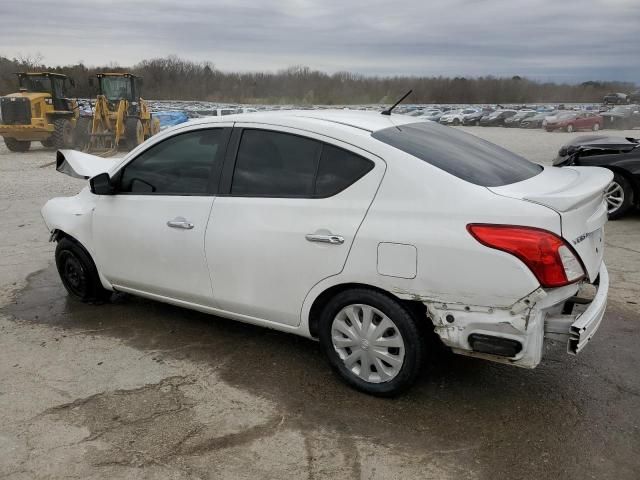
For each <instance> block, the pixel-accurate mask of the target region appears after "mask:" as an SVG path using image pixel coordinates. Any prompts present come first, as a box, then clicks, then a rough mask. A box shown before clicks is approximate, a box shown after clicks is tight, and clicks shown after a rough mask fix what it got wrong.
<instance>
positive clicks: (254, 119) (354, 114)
mask: <svg viewBox="0 0 640 480" xmlns="http://www.w3.org/2000/svg"><path fill="white" fill-rule="evenodd" d="M229 121H233V122H247V123H265V124H273V125H284V124H291V123H294V124H297V123H301V124H308V125H310V124H313V123H315V124H317V123H324V124H325V125H326V124H333V125H334V126H338V125H344V126H348V127H353V128H357V129H360V130H366V131H368V132H377V131H379V130H383V129H385V128H390V127H395V126H397V125H405V124H407V123H415V122H416V121H419V120H416V117H410V116H407V115H401V114H393V113H392V114H391V115H382V114H381V113H380V112H375V111H362V110H277V111H264V112H252V113H239V114H234V115H226V116H224V117H205V118H202V119H198V120H193V121H192V122H189V123H191V124H198V123H219V122H229ZM183 125H184V124H183Z"/></svg>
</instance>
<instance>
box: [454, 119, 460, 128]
mask: <svg viewBox="0 0 640 480" xmlns="http://www.w3.org/2000/svg"><path fill="white" fill-rule="evenodd" d="M453 125H454V126H456V127H457V126H458V125H460V120H458V119H457V118H454V119H453Z"/></svg>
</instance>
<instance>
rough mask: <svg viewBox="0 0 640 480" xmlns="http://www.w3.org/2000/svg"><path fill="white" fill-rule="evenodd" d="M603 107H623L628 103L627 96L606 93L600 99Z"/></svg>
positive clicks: (624, 94)
mask: <svg viewBox="0 0 640 480" xmlns="http://www.w3.org/2000/svg"><path fill="white" fill-rule="evenodd" d="M602 103H604V104H605V105H624V104H626V103H629V95H627V94H626V93H607V94H606V95H605V96H604V98H603V99H602Z"/></svg>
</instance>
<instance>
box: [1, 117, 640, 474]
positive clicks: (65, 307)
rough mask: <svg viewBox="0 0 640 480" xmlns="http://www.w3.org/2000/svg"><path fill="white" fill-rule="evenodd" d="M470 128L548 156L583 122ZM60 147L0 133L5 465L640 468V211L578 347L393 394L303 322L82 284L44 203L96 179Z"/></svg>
mask: <svg viewBox="0 0 640 480" xmlns="http://www.w3.org/2000/svg"><path fill="white" fill-rule="evenodd" d="M466 130H468V131H471V132H472V133H475V134H478V135H480V136H482V137H484V138H487V139H489V140H491V141H494V142H496V143H499V144H501V145H503V146H505V147H507V148H510V149H512V150H514V151H516V152H518V153H521V154H523V155H524V156H526V157H528V158H530V159H532V160H534V161H538V162H541V163H546V162H548V161H549V160H550V159H551V158H553V156H554V154H555V152H556V151H557V149H558V147H559V146H560V145H561V144H562V143H564V142H566V141H567V140H568V139H569V138H571V137H572V136H575V135H580V134H567V133H554V134H549V133H546V132H543V131H529V130H517V129H514V130H505V129H501V128H485V129H482V128H479V127H473V128H468V129H466ZM617 133H621V134H625V132H617ZM634 133H635V135H636V136H637V135H639V134H640V132H637V131H636V132H634ZM627 134H631V132H627ZM53 159H54V154H53V152H50V151H44V150H39V149H34V151H32V152H29V153H26V154H11V153H9V152H8V151H7V150H6V149H5V148H4V145H1V146H0V225H2V228H1V229H0V412H1V413H0V478H10V479H33V478H61V477H65V478H66V477H68V478H82V479H88V478H127V479H129V478H175V479H182V478H247V479H256V478H258V479H264V478H273V479H283V478H292V479H293V478H295V479H297V478H313V479H317V478H332V479H338V478H346V479H348V478H381V479H382V478H384V479H390V478H404V479H409V478H421V479H425V478H433V479H446V478H457V479H460V478H473V479H475V478H479V479H484V478H486V479H498V478H532V479H533V478H536V479H538V478H549V479H554V478H567V479H584V478H594V479H607V478H611V479H614V478H615V479H637V478H640V355H639V354H638V339H639V336H640V306H639V305H638V303H637V302H640V295H639V293H640V236H639V232H640V215H639V214H634V215H631V216H629V217H627V218H626V219H623V220H620V221H617V222H611V223H609V224H608V226H607V251H606V255H605V259H606V262H607V264H608V267H609V270H610V274H611V281H612V286H611V291H610V306H609V309H608V312H607V316H606V319H605V321H604V323H603V325H602V326H601V329H600V331H599V333H598V335H597V336H596V337H595V338H594V340H593V341H592V343H590V345H589V346H588V348H587V349H586V350H585V351H584V352H583V353H582V354H581V355H580V356H578V357H570V356H567V355H566V354H565V353H564V348H563V346H562V345H549V346H548V347H547V352H546V356H545V358H544V360H543V364H542V365H541V366H540V367H539V368H537V369H536V370H533V371H527V370H520V369H514V368H510V367H507V366H501V365H495V364H491V363H488V362H484V361H480V360H473V359H466V358H461V357H455V356H451V355H442V356H441V357H440V358H439V359H438V360H437V361H436V363H435V364H434V365H432V366H430V367H429V368H428V369H426V371H425V373H424V375H423V377H422V378H421V379H420V381H419V382H418V384H417V385H416V387H415V388H414V389H413V390H411V391H410V392H409V393H408V394H406V395H405V396H403V397H401V398H398V399H394V400H384V399H377V398H371V397H368V396H365V395H362V394H359V393H356V392H354V391H352V390H350V389H349V388H347V387H346V386H344V385H343V384H342V383H340V382H339V381H338V380H337V379H336V378H335V377H334V376H333V375H332V374H331V373H330V372H329V368H328V367H327V366H326V365H325V362H324V360H323V359H322V357H321V356H320V353H319V351H318V349H317V347H316V344H315V343H313V342H310V341H307V340H304V339H300V338H297V337H294V336H290V335H285V334H280V333H275V332H272V331H268V330H263V329H260V328H255V327H251V326H247V325H242V324H239V323H234V322H231V321H227V320H223V319H220V318H216V317H212V316H206V315H202V314H199V313H195V312H190V311H187V310H182V309H179V308H176V307H172V306H167V305H163V304H158V303H153V302H150V301H146V300H141V299H137V298H134V297H130V296H121V297H117V298H116V299H115V301H114V302H112V303H110V304H107V305H102V306H92V305H82V304H79V303H77V302H74V301H72V300H70V299H68V297H67V295H66V294H65V292H64V291H63V288H62V286H61V284H60V282H59V280H58V278H57V274H56V272H55V267H54V266H53V264H52V259H53V245H52V244H49V243H48V242H47V240H48V235H47V232H46V230H45V227H44V225H43V223H42V219H41V218H40V213H39V210H40V207H41V206H42V204H43V203H44V202H45V201H46V200H47V199H48V198H51V197H53V196H60V195H70V194H74V193H75V192H77V191H78V190H79V189H80V188H81V187H82V185H83V184H84V182H82V181H78V180H73V179H71V178H69V177H67V176H64V175H61V174H58V173H57V172H55V170H54V168H53V167H52V166H51V165H50V162H51V161H52V160H53Z"/></svg>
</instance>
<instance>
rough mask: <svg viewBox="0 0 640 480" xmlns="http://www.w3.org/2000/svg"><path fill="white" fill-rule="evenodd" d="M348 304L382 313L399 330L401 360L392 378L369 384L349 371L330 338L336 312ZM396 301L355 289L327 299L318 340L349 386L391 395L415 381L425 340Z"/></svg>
mask: <svg viewBox="0 0 640 480" xmlns="http://www.w3.org/2000/svg"><path fill="white" fill-rule="evenodd" d="M348 305H367V306H371V307H374V308H375V309H377V310H379V311H380V312H382V313H384V314H385V315H386V316H387V317H388V318H389V319H390V320H391V321H392V322H393V323H394V324H395V328H397V330H398V331H399V333H400V335H401V336H402V340H403V342H404V349H405V353H404V359H403V362H402V366H401V367H400V371H399V372H398V373H397V374H396V376H395V377H393V378H392V379H391V380H389V381H386V382H381V383H371V382H367V381H365V380H363V379H362V378H360V377H359V376H357V375H356V374H355V373H353V372H352V371H351V370H349V369H348V368H347V367H346V366H345V364H344V362H343V360H342V359H341V358H340V356H339V354H338V352H337V351H336V349H335V348H334V345H333V340H332V334H331V330H332V326H333V322H334V319H335V317H336V315H337V314H338V313H339V312H340V311H341V310H342V309H343V308H344V307H346V306H348ZM419 320H420V319H419V318H417V316H415V315H413V314H412V313H411V311H410V310H408V309H407V308H405V306H403V305H402V304H401V303H400V302H399V301H398V300H395V299H394V298H392V297H391V296H388V295H385V294H383V293H381V292H378V291H375V290H371V289H367V288H356V289H351V290H346V291H343V292H340V293H338V294H337V295H335V296H334V297H333V298H331V299H330V300H329V302H328V303H327V304H326V306H325V307H324V309H323V310H322V312H321V314H320V321H319V331H318V333H319V340H320V345H321V348H322V350H323V352H324V354H325V355H326V357H327V359H328V361H329V364H330V365H331V368H332V369H333V370H334V371H335V372H336V373H337V374H338V375H339V376H340V377H341V378H342V379H343V380H344V381H345V382H346V383H347V384H349V385H351V386H352V387H354V388H356V389H358V390H360V391H362V392H365V393H369V394H371V395H377V396H393V395H397V394H398V393H400V392H401V391H403V390H405V389H406V388H408V387H410V386H411V385H412V384H413V383H414V381H415V380H416V378H417V376H418V374H419V373H420V369H421V367H422V364H423V361H424V358H425V343H426V342H425V341H424V336H423V335H422V334H421V331H420V328H419V324H418V321H419ZM424 321H427V318H426V317H425V318H424Z"/></svg>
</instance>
